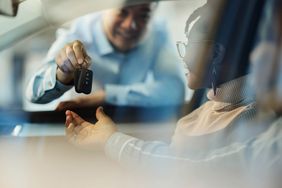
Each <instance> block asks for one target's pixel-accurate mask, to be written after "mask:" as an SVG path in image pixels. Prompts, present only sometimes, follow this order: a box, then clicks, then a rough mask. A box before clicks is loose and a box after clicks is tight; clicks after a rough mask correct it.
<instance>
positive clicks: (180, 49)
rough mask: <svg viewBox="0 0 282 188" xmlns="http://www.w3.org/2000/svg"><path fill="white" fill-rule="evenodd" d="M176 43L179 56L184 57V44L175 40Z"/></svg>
mask: <svg viewBox="0 0 282 188" xmlns="http://www.w3.org/2000/svg"><path fill="white" fill-rule="evenodd" d="M176 45H177V50H178V53H179V56H180V57H182V58H184V56H185V53H186V46H185V44H184V43H183V42H177V43H176Z"/></svg>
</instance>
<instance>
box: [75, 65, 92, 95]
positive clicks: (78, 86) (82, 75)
mask: <svg viewBox="0 0 282 188" xmlns="http://www.w3.org/2000/svg"><path fill="white" fill-rule="evenodd" d="M92 78H93V72H92V71H91V70H88V69H85V68H79V69H76V70H75V72H74V87H75V91H76V92H77V93H85V94H89V93H91V89H92Z"/></svg>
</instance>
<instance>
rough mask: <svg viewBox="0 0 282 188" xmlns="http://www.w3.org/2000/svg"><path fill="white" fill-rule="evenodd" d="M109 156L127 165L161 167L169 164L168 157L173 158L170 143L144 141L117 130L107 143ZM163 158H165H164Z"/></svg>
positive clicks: (106, 149) (106, 151) (106, 147)
mask: <svg viewBox="0 0 282 188" xmlns="http://www.w3.org/2000/svg"><path fill="white" fill-rule="evenodd" d="M105 153H106V155H107V157H109V158H111V159H113V160H116V161H118V162H119V163H121V164H123V165H125V166H129V167H132V166H136V165H137V164H138V166H139V167H146V168H147V167H150V168H151V167H156V169H157V167H161V166H163V165H164V164H166V165H168V163H167V161H168V160H167V159H170V158H171V159H173V155H171V151H170V148H169V145H168V144H166V143H164V142H160V141H148V142H146V141H144V140H140V139H137V138H135V137H132V136H129V135H126V134H123V133H120V132H117V133H114V134H113V135H112V136H111V137H110V138H109V140H108V141H107V143H106V146H105ZM162 159H163V160H162Z"/></svg>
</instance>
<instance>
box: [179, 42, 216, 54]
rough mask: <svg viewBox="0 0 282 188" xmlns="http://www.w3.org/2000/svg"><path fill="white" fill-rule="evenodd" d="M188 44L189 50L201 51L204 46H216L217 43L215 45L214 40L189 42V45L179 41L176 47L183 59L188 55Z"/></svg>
mask: <svg viewBox="0 0 282 188" xmlns="http://www.w3.org/2000/svg"><path fill="white" fill-rule="evenodd" d="M188 44H189V48H190V47H191V49H199V48H201V47H203V46H206V45H216V44H217V43H215V42H214V41H213V40H202V41H189V42H188V43H184V42H181V41H177V42H176V47H177V51H178V54H179V56H180V57H181V58H184V57H185V55H186V53H187V49H188Z"/></svg>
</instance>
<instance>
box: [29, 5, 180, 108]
mask: <svg viewBox="0 0 282 188" xmlns="http://www.w3.org/2000/svg"><path fill="white" fill-rule="evenodd" d="M154 5H155V4H154V3H151V4H142V5H135V6H129V7H124V8H121V9H113V10H108V11H104V12H102V13H94V14H90V15H86V16H84V17H81V18H79V19H77V20H76V21H75V22H74V23H73V24H72V25H71V28H70V29H69V30H65V29H60V30H58V32H57V40H56V41H55V42H54V43H53V45H52V46H51V48H50V50H49V52H48V55H47V57H46V59H45V62H46V63H45V64H44V66H43V67H42V69H41V70H40V71H39V72H37V74H36V75H35V76H34V77H33V78H32V79H31V81H30V83H29V85H28V88H27V98H28V99H29V100H30V101H31V102H34V103H41V104H44V103H48V102H51V101H52V100H54V99H56V98H59V97H60V96H61V95H62V94H64V93H65V92H66V91H68V90H69V89H71V88H72V87H73V79H74V78H73V75H74V71H75V69H76V68H78V67H80V66H83V67H85V68H91V69H92V70H93V77H94V80H93V82H94V83H93V86H94V91H93V92H92V94H90V95H88V96H86V95H80V96H79V97H78V98H75V99H73V100H72V101H68V102H63V103H61V104H59V106H58V107H57V108H59V109H66V108H70V107H74V106H75V107H77V106H78V105H80V106H87V105H95V104H98V103H103V102H107V103H110V104H115V105H130V106H158V105H176V104H181V103H182V102H183V101H184V95H185V91H184V87H185V84H184V80H185V79H184V78H183V77H182V75H183V74H182V73H181V71H182V70H181V67H179V65H178V64H177V63H176V62H177V56H176V55H175V50H174V48H173V46H172V44H171V43H170V41H169V37H168V36H167V31H166V29H165V27H164V25H163V23H160V22H153V23H151V24H149V22H150V18H151V14H152V13H153V9H155V8H154ZM90 59H91V62H92V63H90Z"/></svg>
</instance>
